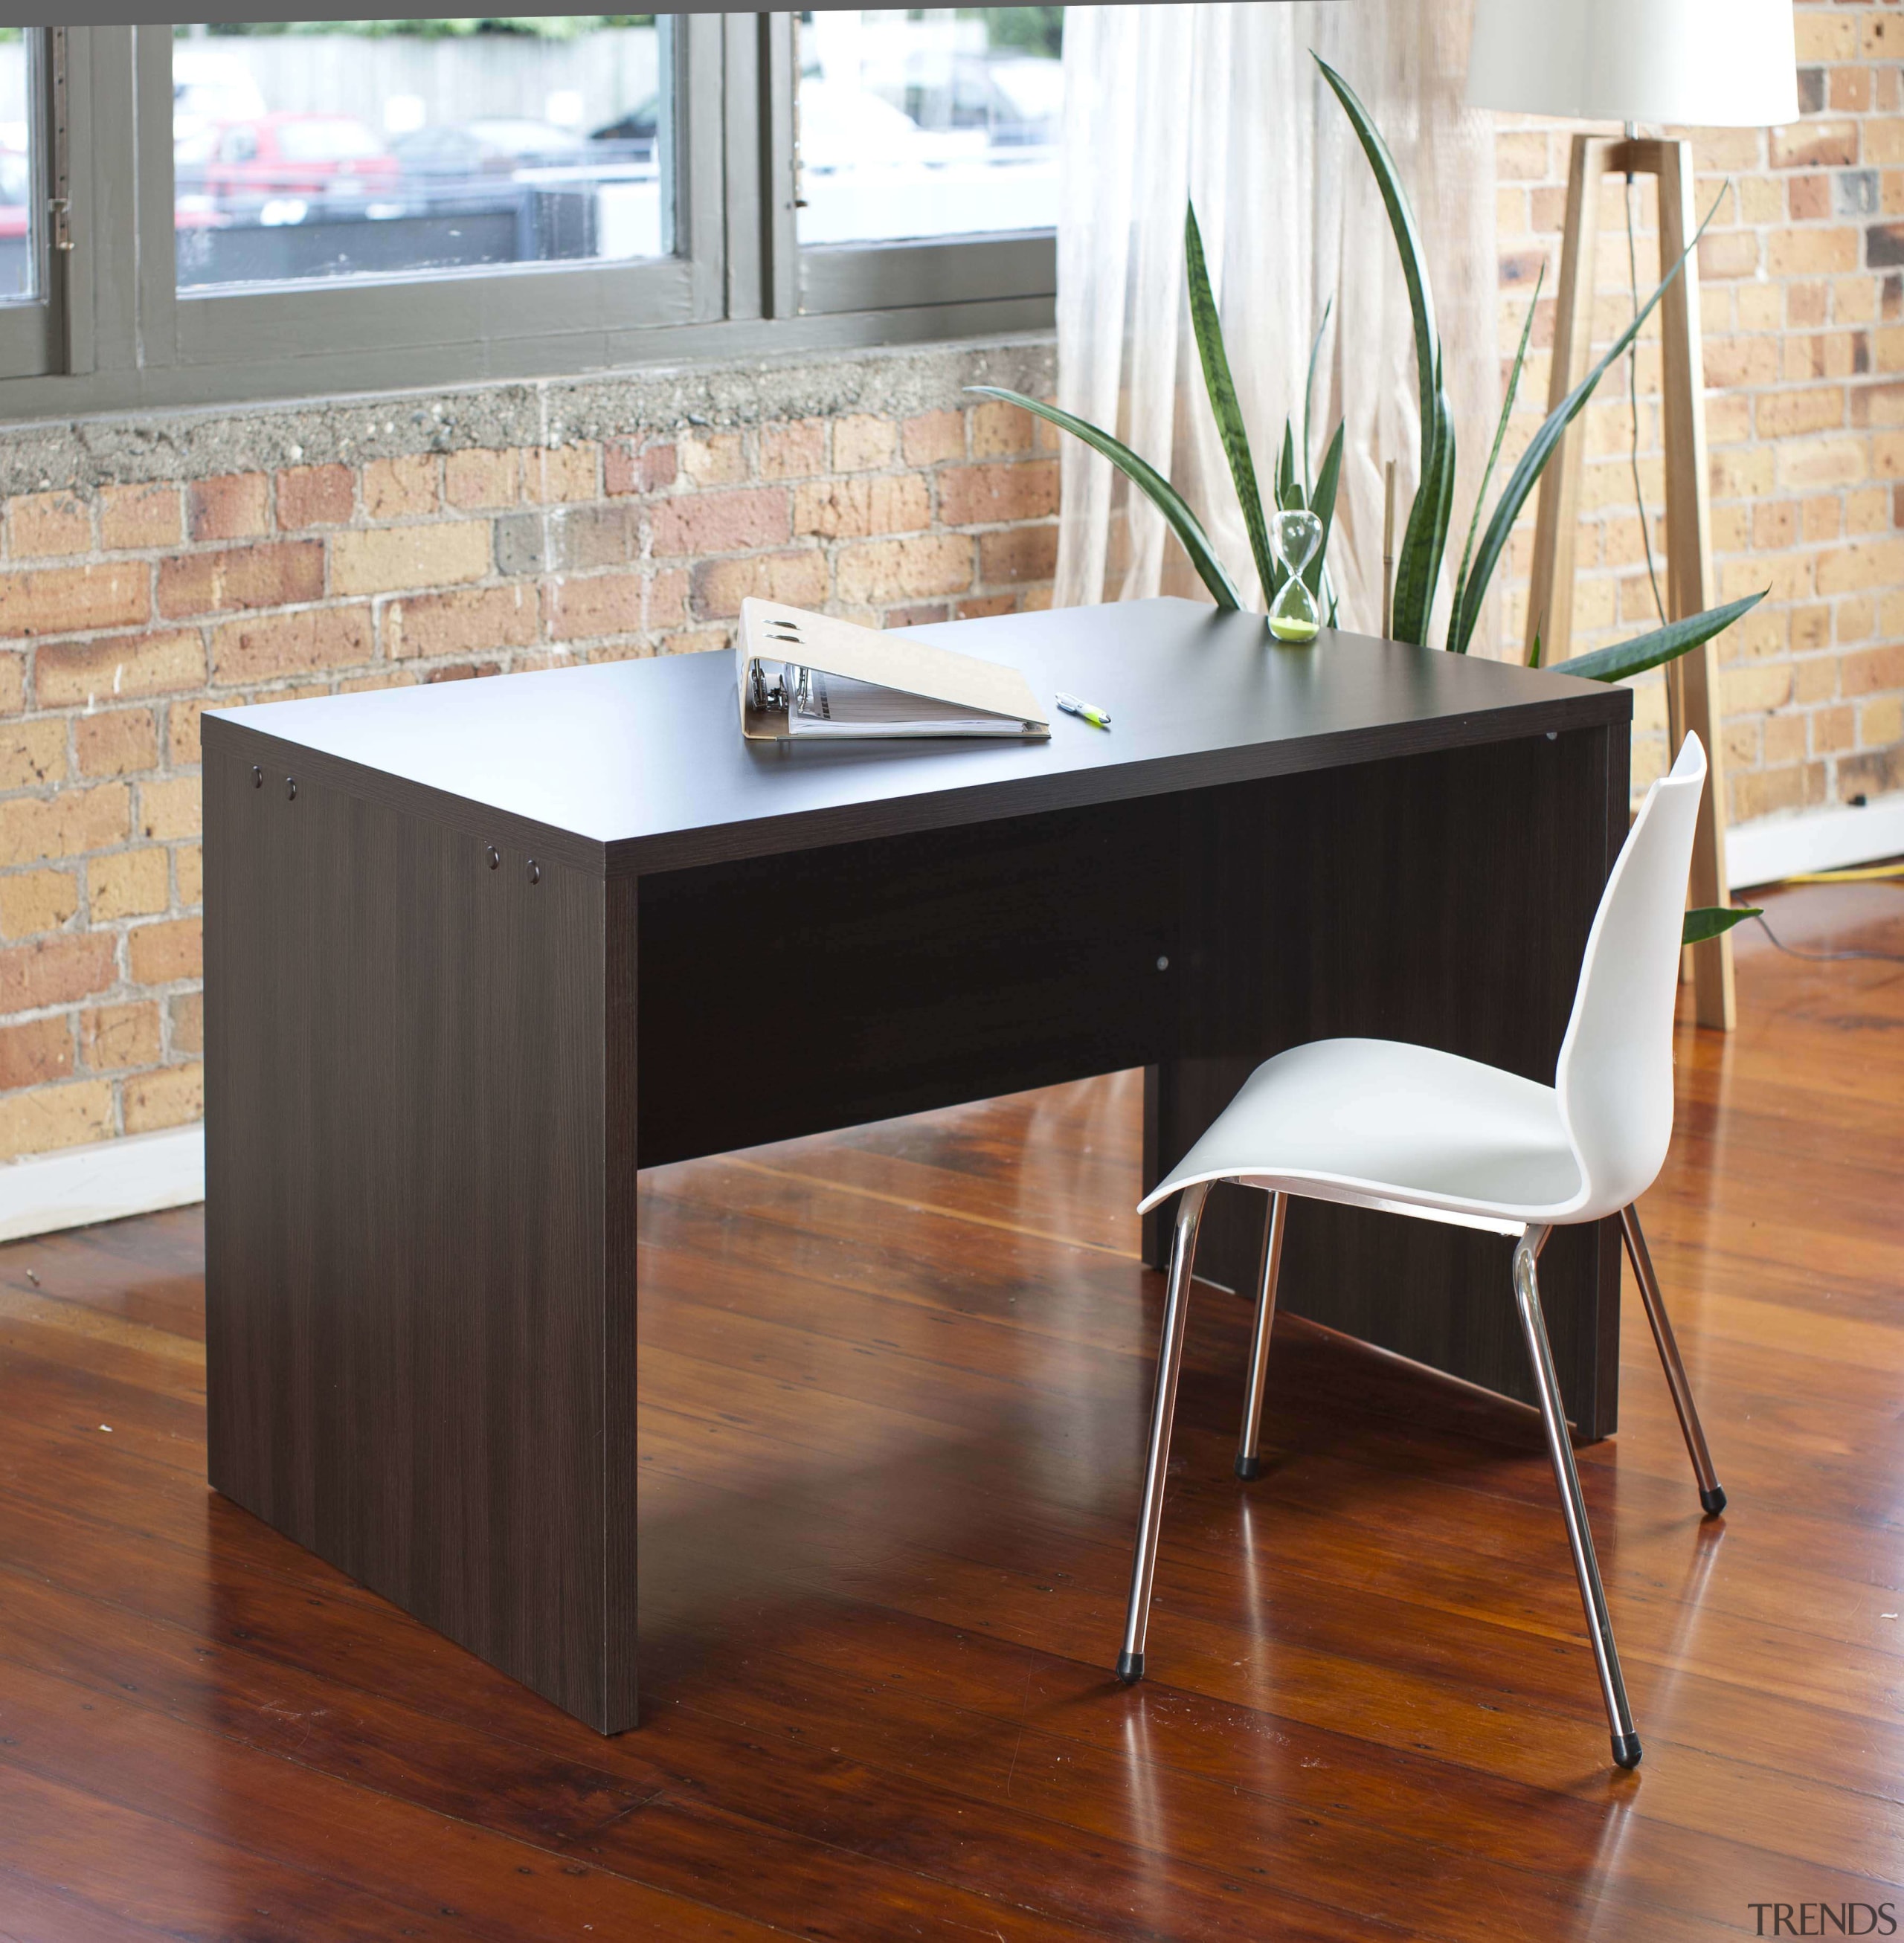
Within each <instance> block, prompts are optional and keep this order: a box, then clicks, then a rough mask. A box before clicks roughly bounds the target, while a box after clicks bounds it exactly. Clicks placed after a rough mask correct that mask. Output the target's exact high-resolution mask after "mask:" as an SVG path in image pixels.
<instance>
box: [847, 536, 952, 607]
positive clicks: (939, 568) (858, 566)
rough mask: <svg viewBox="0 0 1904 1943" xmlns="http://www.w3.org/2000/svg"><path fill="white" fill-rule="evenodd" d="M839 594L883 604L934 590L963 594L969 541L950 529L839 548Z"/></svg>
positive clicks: (852, 600)
mask: <svg viewBox="0 0 1904 1943" xmlns="http://www.w3.org/2000/svg"><path fill="white" fill-rule="evenodd" d="M838 572H839V594H840V599H841V600H843V601H846V602H849V603H852V604H853V605H855V606H866V607H883V606H889V605H891V604H892V603H894V602H895V601H900V600H922V599H925V598H926V597H929V596H931V595H932V594H963V593H965V592H966V591H967V590H968V589H969V588H970V587H971V585H972V542H971V541H970V540H969V539H966V538H964V537H963V536H961V535H958V534H954V533H926V534H921V535H920V536H918V537H917V538H916V539H899V540H873V541H870V542H868V543H866V544H865V545H861V546H851V547H846V548H843V549H842V550H841V552H840V559H839V565H838Z"/></svg>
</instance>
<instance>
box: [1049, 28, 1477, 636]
mask: <svg viewBox="0 0 1904 1943" xmlns="http://www.w3.org/2000/svg"><path fill="white" fill-rule="evenodd" d="M1470 5H1471V0H1282V4H1266V0H1256V4H1243V5H1133V6H1111V7H1073V8H1070V10H1069V11H1068V12H1067V15H1066V17H1065V26H1064V69H1065V90H1066V99H1065V125H1064V192H1063V199H1062V204H1061V213H1060V217H1059V223H1058V401H1059V403H1060V404H1062V405H1064V407H1067V409H1068V410H1072V411H1074V412H1077V413H1080V414H1081V415H1082V416H1084V417H1086V418H1088V419H1092V420H1093V421H1094V422H1096V423H1098V424H1099V425H1106V426H1108V427H1110V428H1113V429H1115V430H1116V432H1117V433H1118V434H1119V437H1122V438H1124V439H1125V440H1126V442H1127V443H1129V444H1131V445H1133V446H1135V447H1136V449H1137V450H1138V451H1139V452H1140V453H1142V454H1143V455H1144V457H1146V458H1147V459H1149V460H1150V462H1151V463H1152V464H1153V465H1156V466H1157V467H1158V468H1159V470H1160V471H1163V472H1164V473H1165V474H1167V475H1168V476H1169V477H1170V478H1171V479H1172V480H1173V482H1174V483H1175V484H1176V485H1177V486H1178V488H1179V490H1181V491H1183V492H1184V494H1185V496H1187V498H1188V499H1189V500H1190V503H1191V504H1192V505H1193V506H1195V507H1196V509H1197V511H1198V512H1199V514H1201V515H1202V517H1203V518H1204V519H1205V523H1206V525H1207V526H1208V529H1209V530H1210V532H1211V536H1212V538H1213V539H1215V542H1216V544H1217V546H1218V551H1220V552H1221V554H1222V556H1223V558H1224V562H1225V563H1226V564H1227V566H1229V567H1230V571H1231V572H1232V573H1233V575H1234V576H1235V578H1236V582H1237V584H1238V585H1239V587H1241V588H1244V589H1245V591H1248V590H1251V589H1254V588H1255V585H1256V579H1255V572H1254V567H1253V566H1252V564H1251V560H1250V553H1249V545H1248V540H1247V539H1246V537H1245V534H1244V531H1243V526H1242V516H1241V514H1240V513H1239V511H1238V510H1237V506H1236V495H1235V493H1234V490H1233V488H1232V487H1231V485H1230V479H1229V474H1228V471H1227V467H1226V466H1225V465H1224V459H1223V454H1222V450H1221V447H1220V445H1219V444H1218V440H1217V436H1216V433H1215V428H1214V425H1213V424H1212V422H1211V418H1210V414H1209V409H1208V404H1207V403H1206V401H1205V398H1204V393H1203V383H1202V373H1201V371H1200V370H1199V367H1198V364H1197V358H1196V344H1195V340H1194V339H1193V337H1192V336H1191V333H1190V316H1189V312H1188V308H1187V304H1186V302H1185V298H1184V244H1183V231H1184V204H1185V202H1186V201H1187V199H1192V198H1193V199H1194V201H1195V202H1196V213H1197V219H1198V222H1199V225H1200V226H1201V228H1202V234H1203V245H1204V251H1205V256H1207V258H1208V261H1209V265H1210V275H1211V282H1212V284H1214V286H1215V290H1216V294H1217V299H1218V305H1219V306H1220V308H1221V312H1222V315H1223V321H1224V333H1225V336H1226V338H1227V342H1228V345H1229V350H1230V365H1231V367H1232V369H1233V371H1234V373H1235V375H1236V383H1237V388H1238V391H1239V394H1241V398H1242V407H1243V410H1244V413H1245V417H1246V419H1247V420H1248V425H1249V429H1250V440H1251V447H1252V450H1253V451H1254V455H1255V459H1256V465H1257V471H1258V477H1259V479H1260V480H1261V482H1262V483H1263V485H1264V490H1265V499H1266V501H1267V497H1268V488H1269V485H1270V479H1271V476H1272V473H1273V467H1274V465H1275V460H1276V452H1277V450H1278V447H1279V444H1280V441H1281V438H1282V422H1283V419H1284V416H1285V413H1286V414H1288V415H1291V416H1293V417H1294V418H1295V419H1296V422H1297V436H1298V437H1299V438H1300V436H1301V407H1302V388H1303V382H1304V374H1305V371H1306V369H1307V363H1308V358H1309V351H1310V342H1311V339H1313V336H1314V334H1315V331H1316V327H1317V325H1318V324H1319V323H1320V321H1321V320H1322V308H1323V305H1324V304H1325V302H1333V305H1334V309H1333V312H1332V314H1331V322H1330V325H1329V329H1328V336H1327V337H1326V338H1325V340H1324V343H1323V347H1322V362H1321V364H1320V365H1319V368H1318V370H1317V373H1316V397H1315V404H1314V416H1313V450H1312V453H1311V462H1312V464H1313V463H1317V462H1319V461H1320V459H1321V456H1322V446H1323V444H1324V441H1325V437H1326V436H1327V434H1328V431H1330V430H1331V428H1333V427H1334V424H1335V422H1336V421H1337V419H1338V418H1340V419H1344V421H1345V431H1344V454H1343V472H1342V483H1341V490H1340V497H1339V499H1338V502H1337V514H1336V517H1337V529H1336V537H1335V539H1334V541H1333V542H1331V547H1330V563H1331V572H1332V574H1333V576H1334V580H1335V583H1336V585H1337V589H1338V591H1339V592H1340V597H1341V608H1342V620H1343V625H1345V626H1347V627H1350V628H1356V629H1357V630H1359V631H1365V632H1368V633H1371V634H1372V633H1375V632H1377V631H1378V630H1379V628H1380V619H1381V572H1382V568H1381V551H1382V492H1383V487H1382V468H1383V463H1384V462H1385V461H1386V460H1387V459H1395V460H1396V462H1397V465H1396V474H1397V477H1396V499H1397V517H1396V524H1397V527H1398V529H1399V526H1400V524H1401V523H1402V520H1403V519H1404V518H1405V516H1406V514H1407V511H1408V504H1409V500H1410V497H1411V494H1412V493H1413V490H1414V474H1415V468H1416V463H1417V456H1418V453H1419V444H1418V437H1419V434H1418V431H1417V423H1418V418H1419V413H1418V409H1417V393H1416V386H1415V375H1414V339H1413V333H1412V329H1411V324H1410V321H1409V311H1408V294H1407V292H1406V290H1405V288H1404V287H1403V284H1402V275H1401V271H1400V268H1399V262H1398V259H1397V258H1396V253H1395V244H1394V241H1393V237H1392V236H1391V235H1390V230H1389V226H1388V222H1387V216H1385V214H1384V213H1383V209H1382V206H1381V201H1380V197H1379V195H1377V192H1376V189H1375V186H1374V178H1373V177H1372V176H1371V174H1370V173H1369V170H1368V164H1367V163H1366V161H1365V160H1364V158H1363V157H1362V151H1361V149H1360V148H1359V146H1358V145H1357V143H1356V140H1355V138H1354V136H1353V133H1352V131H1351V130H1350V127H1349V125H1348V122H1347V118H1346V117H1345V116H1344V114H1343V112H1342V110H1341V108H1340V105H1339V104H1338V103H1337V101H1336V100H1335V97H1334V95H1333V94H1331V93H1330V92H1329V91H1328V88H1327V87H1326V86H1325V84H1324V83H1323V82H1322V78H1321V76H1320V75H1319V72H1317V70H1316V65H1315V63H1314V61H1313V60H1312V59H1311V58H1310V50H1311V49H1313V50H1314V51H1316V53H1318V54H1321V55H1322V57H1324V59H1325V60H1328V62H1329V63H1330V64H1331V66H1334V67H1335V68H1336V69H1338V70H1339V71H1340V72H1341V73H1342V75H1344V77H1345V78H1347V80H1348V81H1349V82H1350V84H1351V85H1352V86H1353V87H1354V88H1355V90H1356V92H1357V93H1358V94H1359V95H1360V96H1361V97H1362V100H1363V101H1364V102H1365V103H1367V104H1368V107H1369V109H1370V110H1371V112H1372V113H1373V114H1374V117H1375V118H1376V121H1377V123H1378V124H1379V125H1380V127H1381V129H1382V130H1383V134H1385V135H1386V137H1387V140H1388V143H1389V146H1390V148H1391V149H1392V150H1393V152H1394V154H1395V156H1396V161H1397V164H1398V165H1399V168H1400V170H1401V172H1402V179H1403V180H1404V182H1405V183H1406V185H1407V186H1408V192H1409V195H1410V199H1411V201H1412V203H1413V204H1414V210H1415V213H1416V216H1417V221H1418V222H1419V223H1420V227H1421V229H1422V232H1423V239H1424V241H1425V244H1426V248H1427V251H1428V255H1429V260H1430V272H1431V275H1432V278H1433V286H1434V291H1435V296H1436V305H1437V308H1438V313H1439V321H1440V327H1441V333H1442V340H1443V343H1444V346H1445V382H1446V383H1447V386H1448V396H1449V399H1450V402H1451V407H1452V409H1453V411H1454V418H1455V422H1456V428H1457V437H1458V439H1459V448H1460V475H1459V481H1458V490H1457V496H1456V502H1455V518H1454V523H1453V526H1452V528H1451V533H1450V537H1449V542H1448V566H1447V568H1446V569H1445V573H1444V577H1443V585H1442V608H1443V609H1444V610H1445V606H1446V603H1447V588H1448V582H1451V580H1452V579H1453V577H1454V566H1455V565H1456V564H1457V563H1458V560H1459V558H1460V548H1461V542H1462V539H1463V536H1464V535H1465V533H1466V522H1467V517H1468V514H1469V509H1470V508H1471V507H1472V505H1473V493H1474V488H1475V486H1476V483H1478V480H1479V475H1480V468H1481V466H1482V464H1483V463H1484V462H1485V458H1486V453H1487V447H1488V441H1489V440H1490V439H1491V436H1492V431H1493V426H1494V416H1495V413H1496V412H1497V410H1498V409H1499V403H1500V368H1499V364H1498V360H1497V341H1498V336H1497V329H1496V305H1497V297H1496V290H1497V284H1496V264H1495V244H1494V137H1493V127H1492V123H1491V119H1490V118H1488V117H1487V116H1486V115H1476V113H1474V112H1472V111H1470V110H1469V109H1466V108H1465V107H1464V106H1463V105H1462V100H1461V94H1462V84H1463V77H1464V75H1465V72H1466V63H1467V42H1468V27H1469V8H1470ZM1063 444H1064V509H1063V514H1062V517H1061V524H1060V533H1059V543H1058V587H1057V594H1056V598H1057V599H1058V602H1059V603H1061V604H1064V605H1072V606H1075V605H1077V604H1079V603H1084V602H1088V601H1094V600H1103V599H1107V598H1108V599H1119V598H1122V599H1133V598H1136V597H1141V596H1143V595H1144V594H1155V593H1156V592H1159V591H1164V592H1167V593H1170V592H1184V593H1197V592H1200V591H1201V588H1200V587H1199V585H1198V583H1197V582H1196V579H1195V577H1194V576H1193V574H1191V572H1190V569H1189V566H1188V563H1187V562H1186V561H1184V559H1183V558H1182V557H1181V554H1176V556H1175V560H1170V559H1168V558H1167V557H1166V551H1165V539H1166V537H1167V529H1166V528H1165V526H1164V524H1163V522H1162V519H1161V518H1160V517H1158V515H1157V514H1156V513H1155V512H1154V511H1153V510H1152V508H1150V504H1149V502H1147V500H1145V499H1144V498H1143V496H1142V495H1141V494H1138V493H1131V492H1129V490H1127V489H1126V486H1125V483H1124V481H1123V480H1122V477H1121V476H1119V475H1117V474H1114V473H1113V469H1112V468H1111V467H1110V465H1109V464H1108V462H1106V461H1104V460H1103V459H1099V458H1098V457H1096V456H1095V455H1094V454H1092V453H1090V452H1089V451H1088V450H1086V448H1085V447H1083V446H1081V445H1080V444H1078V443H1077V441H1076V440H1071V439H1067V440H1064V442H1063ZM1172 552H1173V553H1174V552H1175V548H1172ZM1486 632H1487V630H1485V628H1484V630H1483V631H1482V633H1483V634H1484V635H1485V634H1486ZM1431 638H1432V639H1433V640H1437V641H1439V640H1440V639H1442V634H1441V632H1440V631H1439V627H1438V628H1437V629H1436V632H1435V633H1434V634H1433V635H1432V636H1431ZM1476 644H1477V646H1480V647H1482V649H1484V651H1485V646H1486V641H1485V639H1478V640H1477V643H1476Z"/></svg>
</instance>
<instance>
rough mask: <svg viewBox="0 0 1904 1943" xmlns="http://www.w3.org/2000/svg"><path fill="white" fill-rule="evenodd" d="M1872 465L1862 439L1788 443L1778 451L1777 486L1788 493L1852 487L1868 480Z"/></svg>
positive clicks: (1850, 438) (1783, 444)
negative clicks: (1821, 488) (1865, 478)
mask: <svg viewBox="0 0 1904 1943" xmlns="http://www.w3.org/2000/svg"><path fill="white" fill-rule="evenodd" d="M1868 467H1869V460H1868V459H1867V458H1866V452H1865V442H1864V440H1863V439H1862V438H1856V437H1840V438H1813V439H1803V440H1799V439H1786V440H1781V441H1780V444H1779V446H1778V448H1777V477H1778V483H1779V484H1780V487H1783V489H1784V490H1786V491H1787V492H1806V491H1815V490H1816V489H1817V488H1818V487H1823V486H1849V485H1850V484H1852V483H1853V482H1855V481H1856V480H1860V479H1863V478H1864V477H1866V476H1867V471H1868ZM1761 544H1764V542H1761ZM1785 544H1789V542H1785Z"/></svg>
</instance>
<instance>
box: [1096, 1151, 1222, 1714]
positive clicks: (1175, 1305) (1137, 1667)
mask: <svg viewBox="0 0 1904 1943" xmlns="http://www.w3.org/2000/svg"><path fill="white" fill-rule="evenodd" d="M1208 1193H1209V1189H1208V1186H1206V1185H1205V1184H1204V1183H1202V1182H1200V1181H1199V1182H1198V1183H1196V1185H1195V1186H1191V1187H1187V1188H1185V1189H1184V1193H1183V1198H1182V1199H1181V1201H1179V1202H1178V1204H1177V1229H1176V1234H1175V1238H1174V1239H1173V1240H1172V1244H1171V1249H1170V1291H1169V1294H1168V1295H1167V1296H1165V1298H1164V1308H1163V1337H1162V1341H1161V1342H1159V1344H1158V1346H1157V1388H1156V1396H1155V1398H1154V1399H1153V1401H1152V1403H1151V1405H1150V1456H1149V1457H1148V1458H1147V1460H1146V1461H1145V1463H1144V1496H1143V1499H1142V1501H1141V1506H1140V1509H1139V1510H1138V1521H1137V1551H1136V1554H1135V1556H1134V1557H1133V1558H1132V1561H1131V1603H1130V1610H1129V1613H1127V1614H1126V1617H1125V1620H1124V1650H1123V1651H1122V1653H1119V1655H1118V1656H1117V1677H1118V1678H1119V1680H1122V1681H1125V1682H1126V1684H1129V1682H1131V1681H1138V1680H1141V1679H1142V1678H1143V1677H1144V1633H1145V1631H1146V1630H1147V1628H1148V1627H1149V1625H1150V1582H1151V1579H1153V1577H1154V1576H1155V1575H1156V1569H1157V1534H1158V1533H1159V1530H1160V1529H1161V1528H1162V1524H1163V1491H1164V1472H1165V1469H1167V1467H1168V1466H1169V1463H1170V1426H1171V1420H1172V1418H1173V1417H1175V1415H1176V1414H1177V1373H1178V1370H1179V1369H1180V1368H1181V1367H1182V1365H1183V1361H1184V1321H1185V1318H1186V1317H1187V1314H1188V1312H1189V1309H1190V1267H1191V1264H1192V1263H1194V1262H1195V1260H1196V1228H1197V1223H1199V1221H1200V1220H1202V1218H1203V1202H1204V1198H1205V1196H1206V1195H1207V1194H1208Z"/></svg>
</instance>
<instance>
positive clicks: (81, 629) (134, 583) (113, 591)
mask: <svg viewBox="0 0 1904 1943" xmlns="http://www.w3.org/2000/svg"><path fill="white" fill-rule="evenodd" d="M150 582H151V569H150V568H149V567H148V566H146V563H145V562H144V561H143V560H114V561H110V562H108V563H106V564H105V565H103V566H49V567H41V568H38V569H29V571H27V572H23V573H5V574H0V635H5V636H21V635H29V634H89V633H91V631H93V630H94V629H95V628H123V627H128V626H135V625H137V624H138V623H139V622H142V621H143V620H144V619H146V615H148V613H149V612H150V611H151V609H150V600H151V587H150Z"/></svg>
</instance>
